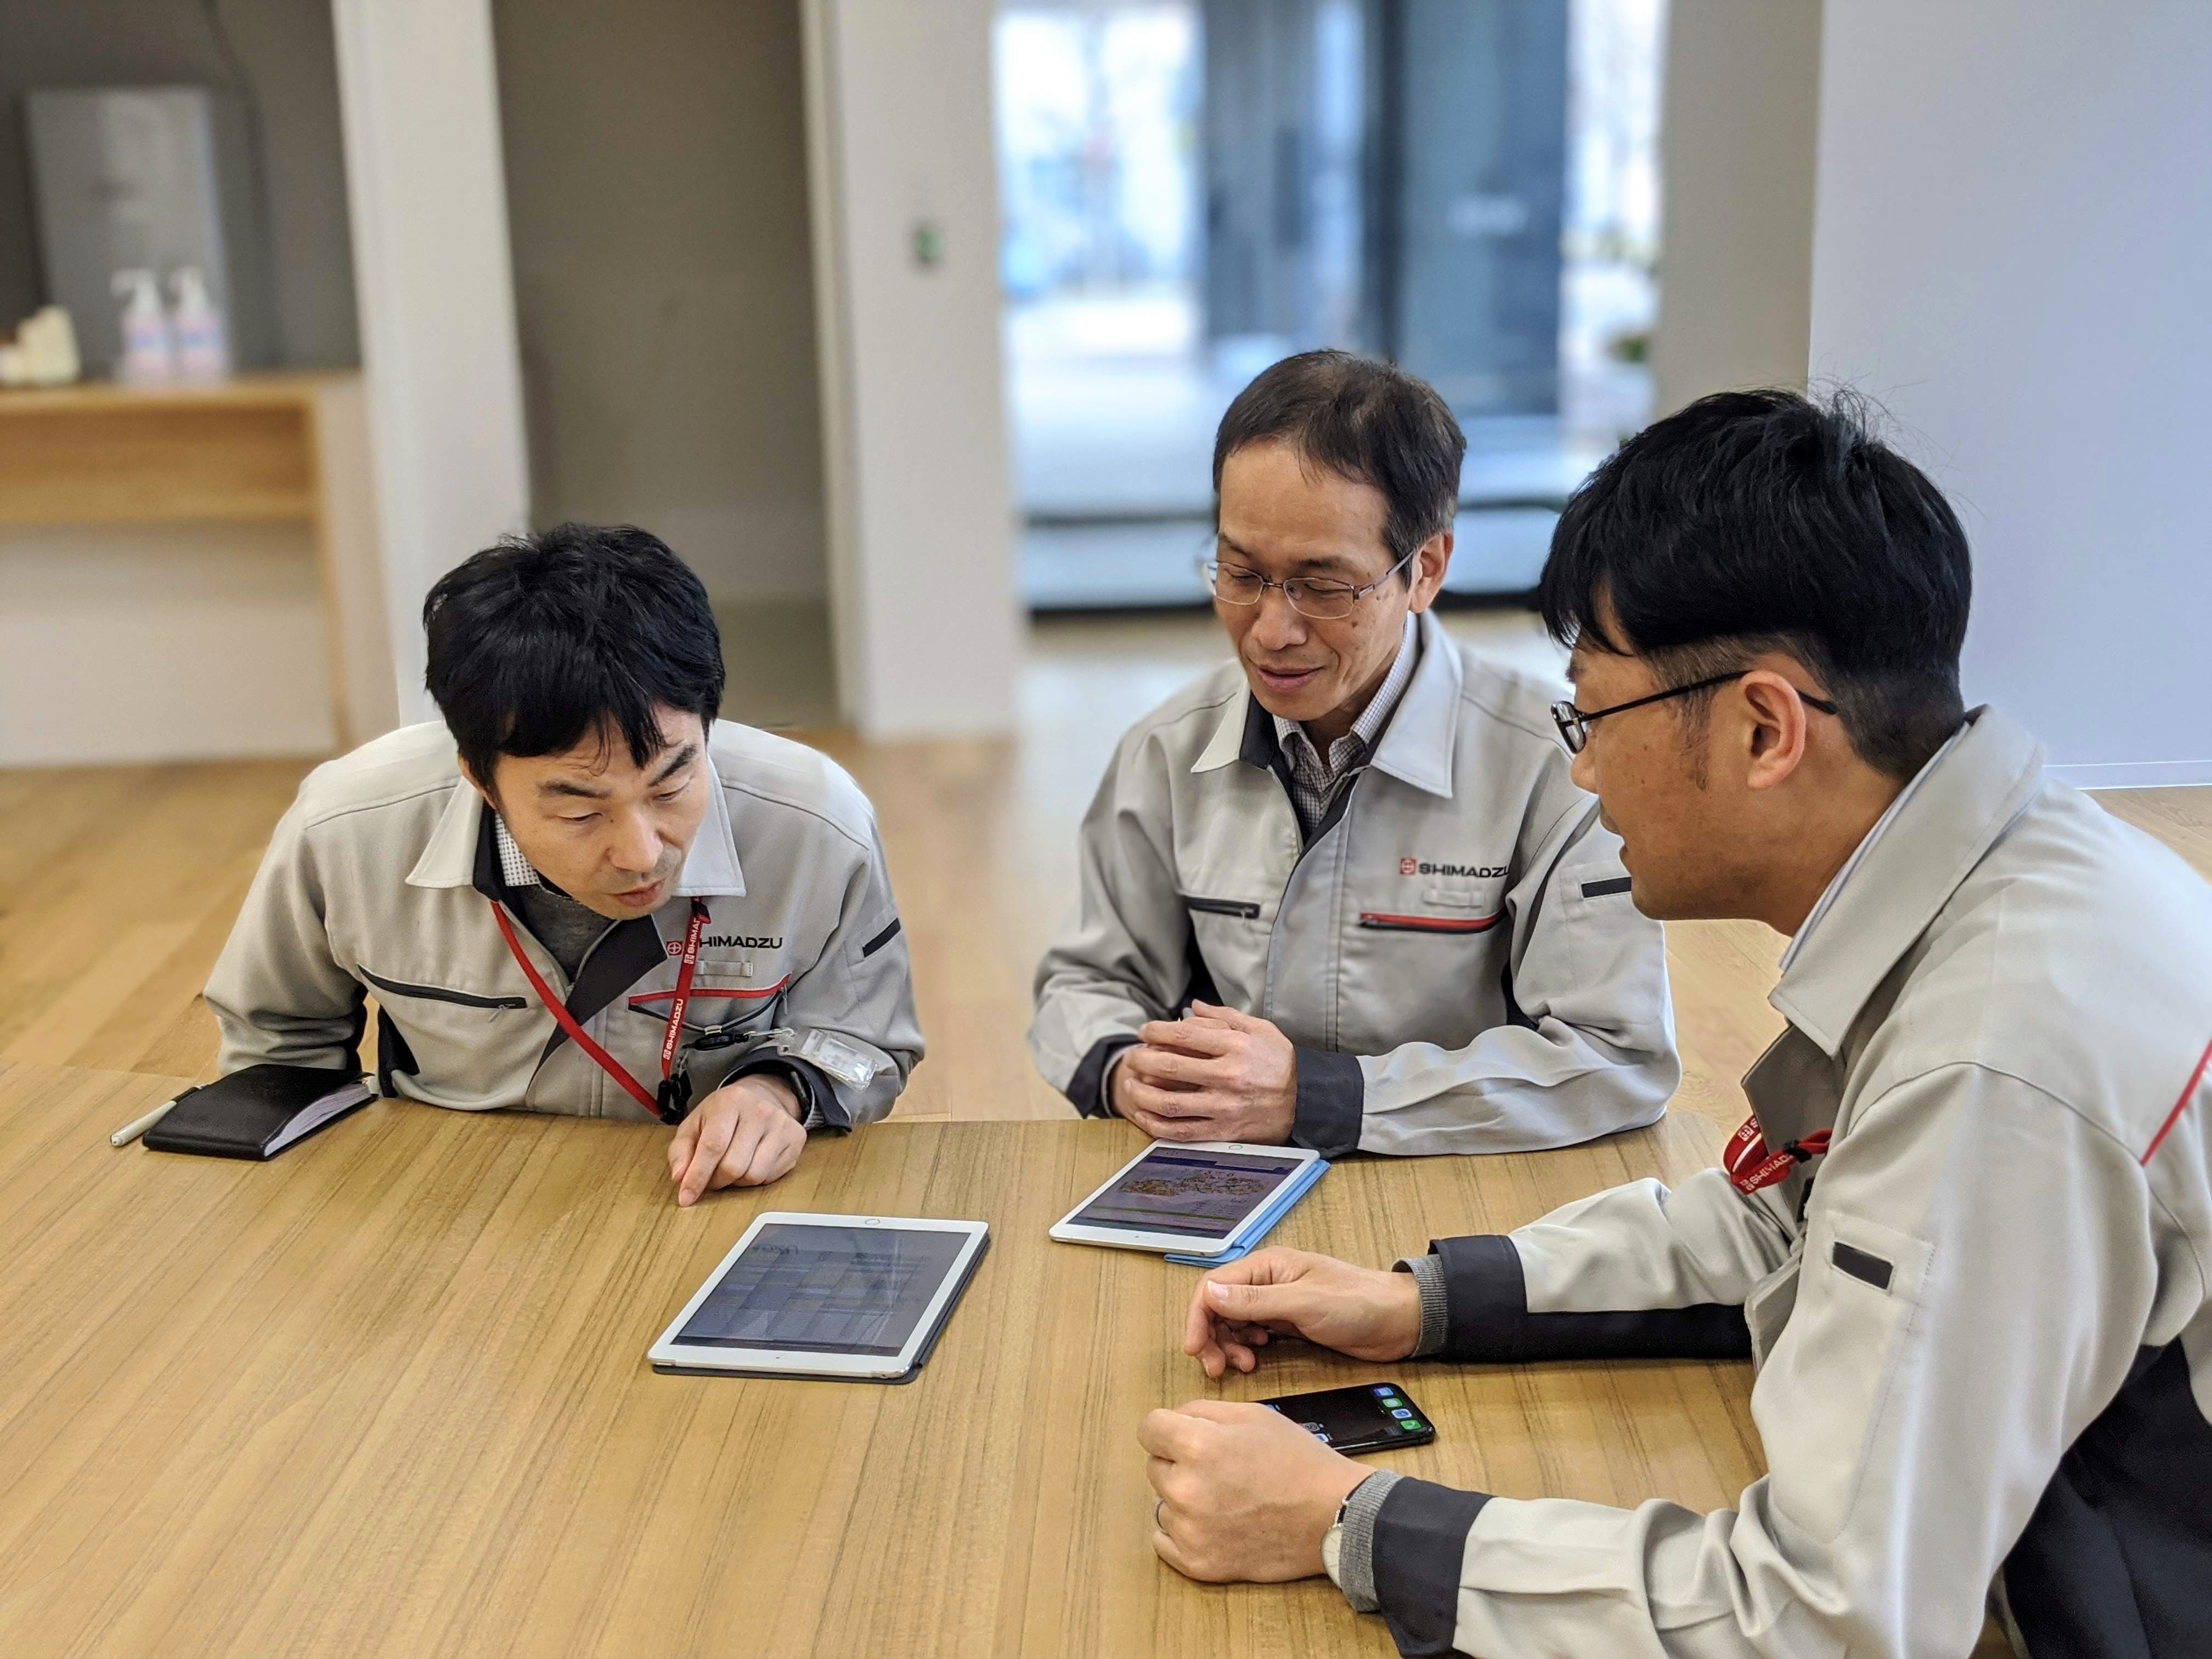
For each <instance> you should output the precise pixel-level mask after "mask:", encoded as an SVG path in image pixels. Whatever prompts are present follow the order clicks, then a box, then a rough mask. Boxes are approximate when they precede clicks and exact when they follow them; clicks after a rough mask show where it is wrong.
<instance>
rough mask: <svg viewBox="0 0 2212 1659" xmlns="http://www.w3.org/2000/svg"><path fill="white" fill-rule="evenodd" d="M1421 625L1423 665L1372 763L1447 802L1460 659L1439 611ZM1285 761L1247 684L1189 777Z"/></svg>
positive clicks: (1224, 709) (1265, 767)
mask: <svg viewBox="0 0 2212 1659" xmlns="http://www.w3.org/2000/svg"><path fill="white" fill-rule="evenodd" d="M1418 637H1419V641H1420V653H1421V657H1420V662H1419V665H1418V666H1416V667H1415V668H1414V670H1413V681H1412V683H1411V684H1408V685H1407V687H1406V690H1405V694H1404V696H1401V697H1400V698H1399V700H1398V708H1397V712H1396V713H1395V714H1392V715H1391V716H1390V723H1389V725H1388V726H1384V727H1383V740H1382V742H1381V743H1380V744H1377V745H1376V750H1375V757H1374V759H1373V761H1372V762H1370V764H1371V765H1373V766H1374V767H1376V769H1379V770H1382V771H1384V772H1388V773H1389V774H1390V775H1391V776H1392V777H1395V778H1398V779H1401V780H1402V781H1405V782H1407V783H1410V784H1412V785H1413V787H1415V788H1417V789H1425V790H1426V791H1428V793H1431V794H1432V795H1441V796H1443V798H1444V799H1446V800H1449V799H1451V793H1452V757H1453V750H1454V745H1455V743H1456V742H1457V739H1458V735H1459V693H1460V667H1459V652H1458V650H1457V648H1456V647H1454V646H1453V644H1452V642H1451V640H1450V638H1449V635H1446V634H1445V633H1444V630H1443V625H1442V624H1441V623H1438V622H1437V618H1436V613H1435V612H1434V611H1424V612H1423V613H1422V614H1421V616H1420V617H1419V633H1418ZM1237 672H1238V673H1239V674H1242V673H1243V665H1241V664H1239V665H1237ZM1281 753H1282V741H1281V739H1280V738H1278V737H1277V736H1276V734H1275V722H1274V719H1273V716H1272V715H1270V714H1268V713H1267V710H1266V709H1265V708H1261V705H1260V700H1259V699H1258V698H1257V697H1255V696H1253V695H1252V688H1251V685H1250V684H1249V682H1248V683H1247V684H1244V685H1243V686H1241V687H1239V688H1238V689H1237V693H1236V695H1234V696H1231V698H1230V699H1229V701H1228V702H1225V703H1224V704H1223V705H1222V708H1221V718H1220V720H1219V722H1218V724H1217V725H1216V726H1214V728H1213V735H1212V738H1209V739H1207V741H1206V747H1205V748H1204V749H1202V750H1200V751H1199V756H1198V758H1197V759H1196V760H1194V761H1193V762H1192V763H1191V765H1190V769H1191V770H1192V771H1194V772H1212V771H1214V770H1217V769H1219V768H1221V767H1224V766H1226V765H1228V764H1229V763H1231V761H1238V760H1241V761H1243V763H1245V764H1246V765H1247V766H1255V767H1257V768H1259V769H1261V771H1267V770H1270V769H1273V766H1274V764H1275V760H1276V757H1278V756H1279V755H1280V754H1281Z"/></svg>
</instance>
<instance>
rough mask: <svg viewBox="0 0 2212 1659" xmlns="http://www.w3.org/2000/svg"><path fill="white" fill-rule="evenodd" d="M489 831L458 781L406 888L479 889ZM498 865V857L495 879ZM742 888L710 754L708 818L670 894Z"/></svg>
mask: <svg viewBox="0 0 2212 1659" xmlns="http://www.w3.org/2000/svg"><path fill="white" fill-rule="evenodd" d="M490 827H491V826H490V824H489V823H488V822H487V821H486V814H485V812H484V801H483V796H482V795H479V794H478V793H477V792H476V791H475V790H474V789H473V788H471V787H470V785H469V782H468V781H467V780H466V779H465V778H463V779H458V780H456V781H455V782H454V784H453V793H452V794H450V795H449V796H448V797H447V800H446V810H445V811H443V812H441V813H440V814H439V815H438V822H437V823H436V825H435V827H434V828H433V829H431V831H430V838H429V840H428V842H425V843H424V845H423V848H422V856H421V857H420V858H418V859H416V861H415V867H414V868H413V869H412V870H410V871H409V872H407V884H408V885H409V886H410V887H473V886H476V885H477V869H478V859H479V856H480V853H481V849H482V848H485V847H488V846H489V844H490V836H489V830H490ZM498 867H499V864H498V859H497V856H496V855H494V857H493V859H492V870H493V872H494V873H495V874H496V872H497V871H498ZM501 885H502V886H503V885H504V883H502V884H501ZM744 890H745V877H744V870H743V869H742V868H740V867H739V866H738V847H737V840H736V837H735V836H734V835H733V833H732V829H731V827H730V803H729V800H728V798H727V797H726V796H725V795H724V794H723V793H722V779H721V775H720V773H718V772H716V771H715V769H714V757H713V756H712V755H709V756H708V757H707V816H706V817H704V818H702V819H701V820H700V823H699V833H698V835H697V836H694V837H693V838H692V842H691V850H690V853H689V854H686V855H685V857H684V868H683V869H682V870H681V871H680V872H678V875H677V878H676V890H675V892H674V893H672V894H671V895H670V896H671V897H672V898H694V897H697V898H710V897H716V896H723V895H727V896H730V897H732V898H741V897H743V896H744Z"/></svg>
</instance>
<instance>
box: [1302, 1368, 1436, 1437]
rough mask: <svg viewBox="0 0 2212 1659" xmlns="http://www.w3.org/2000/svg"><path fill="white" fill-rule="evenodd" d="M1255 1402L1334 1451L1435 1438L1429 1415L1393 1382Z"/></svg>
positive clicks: (1317, 1390) (1318, 1391) (1318, 1390)
mask: <svg viewBox="0 0 2212 1659" xmlns="http://www.w3.org/2000/svg"><path fill="white" fill-rule="evenodd" d="M1260 1403H1261V1405H1263V1406H1266V1407H1270V1408H1271V1409H1273V1410H1275V1411H1279V1412H1280V1413H1283V1415H1284V1416H1285V1417H1287V1418H1289V1419H1291V1421H1292V1422H1293V1423H1296V1424H1297V1425H1298V1426H1299V1427H1301V1428H1303V1429H1304V1430H1305V1431H1307V1432H1308V1433H1309V1434H1310V1435H1312V1436H1313V1437H1314V1438H1315V1439H1316V1440H1318V1441H1320V1442H1321V1443H1322V1445H1324V1446H1327V1447H1329V1448H1330V1449H1333V1450H1335V1451H1340V1452H1346V1453H1351V1452H1370V1451H1389V1449H1391V1448H1393V1447H1395V1446H1425V1445H1427V1444H1428V1443H1429V1442H1430V1441H1431V1440H1433V1439H1435V1438H1436V1437H1437V1431H1436V1430H1435V1429H1434V1428H1432V1427H1431V1425H1430V1423H1429V1414H1428V1413H1426V1412H1425V1411H1423V1410H1422V1409H1421V1408H1420V1407H1419V1406H1416V1405H1415V1404H1414V1403H1413V1396H1412V1395H1409V1394H1407V1392H1406V1391H1405V1390H1404V1389H1401V1388H1400V1387H1399V1386H1398V1385H1397V1384H1396V1383H1366V1384H1364V1385H1362V1386H1360V1387H1358V1388H1352V1389H1316V1391H1314V1392H1313V1393H1311V1394H1283V1395H1276V1396H1275V1397H1274V1398H1273V1400H1263V1401H1261V1402H1260Z"/></svg>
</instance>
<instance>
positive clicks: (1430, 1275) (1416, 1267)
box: [1397, 1255, 1445, 1359]
mask: <svg viewBox="0 0 2212 1659" xmlns="http://www.w3.org/2000/svg"><path fill="white" fill-rule="evenodd" d="M1397 1270H1398V1271H1399V1272H1400V1273H1411V1274H1413V1280H1414V1282H1415V1283H1416V1284H1418V1285H1419V1286H1420V1287H1421V1334H1420V1336H1419V1339H1418V1340H1416V1341H1415V1342H1414V1344H1413V1353H1412V1355H1411V1356H1410V1357H1411V1358H1415V1359H1425V1358H1428V1357H1429V1356H1430V1355H1431V1354H1434V1353H1441V1352H1443V1346H1444V1329H1445V1326H1444V1312H1445V1304H1444V1264H1443V1260H1442V1258H1440V1257H1437V1256H1433V1255H1417V1256H1413V1257H1412V1258H1410V1259H1408V1260H1407V1261H1401V1262H1399V1263H1398V1264H1397Z"/></svg>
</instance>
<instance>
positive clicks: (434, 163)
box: [332, 0, 530, 735]
mask: <svg viewBox="0 0 2212 1659" xmlns="http://www.w3.org/2000/svg"><path fill="white" fill-rule="evenodd" d="M332 5H333V15H334V16H335V19H336V23H337V52H338V89H339V96H340V99H341V101H342V104H343V116H344V128H345V145H346V184H347V193H348V196H349V201H350V207H351V219H352V224H353V246H354V270H355V276H356V286H357V288H358V291H359V298H360V308H361V325H362V329H361V331H362V366H363V368H364V369H365V370H366V372H367V375H368V408H369V431H370V436H371V441H372V449H373V452H374V459H375V476H376V481H377V489H376V494H377V508H378V517H379V519H380V522H381V526H382V530H383V543H384V549H383V550H384V574H385V596H386V617H387V626H388V629H389V632H390V635H391V640H392V658H393V662H394V665H395V669H396V672H397V676H398V709H399V715H400V718H401V719H402V720H428V719H429V718H431V717H432V715H433V714H434V713H435V710H434V709H433V708H432V707H431V704H430V701H429V698H428V696H427V695H426V694H425V693H424V692H423V690H422V666H423V641H422V621H421V617H422V598H423V595H424V594H425V593H427V592H428V591H429V588H430V585H431V584H432V583H433V582H435V580H437V579H438V578H439V577H440V576H441V575H442V574H445V573H446V572H447V570H450V569H451V568H453V566H455V565H456V564H459V562H461V561H462V560H463V559H465V558H466V557H467V556H469V555H470V554H471V553H473V552H475V551H476V550H477V549H478V548H480V547H483V546H484V545H486V544H489V542H490V541H492V540H493V539H494V538H496V537H497V536H499V535H500V534H501V533H502V532H510V531H517V530H520V529H523V528H525V527H526V523H527V520H528V516H529V506H530V489H529V468H528V462H527V459H526V450H525V448H524V443H523V423H522V379H521V371H520V366H519V362H518V359H517V354H516V347H515V328H514V283H513V275H512V272H511V270H510V263H509V258H508V253H507V186H506V182H505V179H504V178H503V177H502V175H501V156H500V135H499V102H498V94H497V91H496V88H495V80H494V76H493V70H492V33H491V16H490V10H489V0H332ZM363 735H367V734H365V733H364V734H363Z"/></svg>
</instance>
